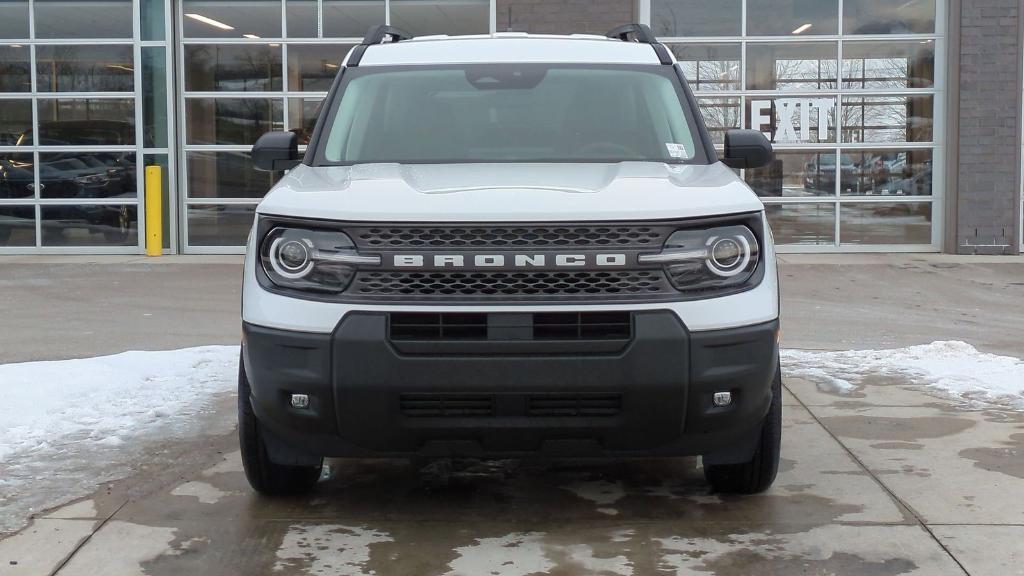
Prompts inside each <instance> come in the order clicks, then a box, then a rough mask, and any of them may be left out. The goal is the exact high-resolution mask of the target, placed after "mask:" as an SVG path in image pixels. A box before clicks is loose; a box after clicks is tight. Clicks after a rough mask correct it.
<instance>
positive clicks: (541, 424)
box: [243, 310, 779, 463]
mask: <svg viewBox="0 0 1024 576" xmlns="http://www.w3.org/2000/svg"><path fill="white" fill-rule="evenodd" d="M634 318H635V321H636V333H635V337H634V339H633V341H632V342H631V344H630V346H629V347H628V348H627V349H625V350H623V351H622V352H620V353H618V354H610V355H609V354H603V353H600V352H598V353H595V351H581V352H580V353H577V354H566V355H554V356H515V355H487V356H474V355H467V354H463V353H447V354H443V355H435V356H417V355H408V354H404V353H402V352H401V351H399V350H396V349H394V348H393V347H392V346H391V345H390V344H389V343H388V342H387V339H386V330H387V316H386V314H384V313H379V312H353V313H351V314H349V315H347V316H346V317H345V318H344V319H343V320H342V321H341V322H339V324H338V327H337V328H336V329H335V331H334V332H333V333H332V334H307V333H298V332H291V331H286V330H277V329H271V328H264V327H259V326H254V325H251V324H243V333H244V335H245V337H244V340H243V359H244V361H245V366H246V371H247V374H248V377H249V380H250V384H251V388H252V397H251V400H252V403H253V410H254V412H255V413H256V415H257V417H258V418H259V419H260V423H261V425H265V426H267V427H268V428H269V429H270V430H272V431H273V432H274V434H275V436H276V437H277V438H278V439H279V440H280V441H281V442H283V443H284V444H285V445H286V446H291V447H296V448H301V449H302V450H304V451H307V452H310V453H313V454H317V455H322V456H336V457H346V456H357V457H374V456H477V457H517V456H537V455H541V456H600V457H608V456H682V455H705V454H712V455H715V457H716V458H717V459H718V460H716V461H718V462H719V463H727V462H726V460H733V461H743V460H744V459H749V456H750V454H752V453H753V450H754V449H755V447H756V439H757V437H758V434H757V432H758V431H759V430H760V426H761V423H762V422H763V419H764V416H765V414H767V412H768V408H769V406H770V404H771V399H772V389H771V387H772V381H773V379H774V377H775V372H776V367H777V362H778V344H777V340H776V338H777V334H778V327H779V323H778V321H777V320H776V321H772V322H767V323H763V324H757V325H752V326H746V327H741V328H732V329H723V330H714V331H709V332H690V331H688V330H687V329H686V327H685V326H684V325H683V324H682V323H681V322H680V321H679V319H678V317H677V316H676V315H675V314H674V313H672V312H671V311H668V310H650V311H642V312H635V313H634ZM722 390H728V391H731V392H732V394H733V397H734V403H733V404H732V405H731V406H728V407H716V406H714V404H713V395H714V392H716V391H722ZM292 393H301V394H308V395H310V397H311V407H310V408H309V409H305V410H300V409H295V408H292V407H291V406H290V404H289V402H288V398H289V395H290V394H292ZM403 395H404V396H407V397H408V396H409V395H430V396H438V395H440V396H448V397H452V398H456V399H457V398H459V397H464V396H465V397H469V396H472V397H474V398H485V397H486V398H491V399H493V403H492V404H490V405H491V406H492V407H493V408H492V410H491V411H490V412H489V413H487V414H483V413H480V414H466V415H459V414H445V415H437V416H434V417H431V416H430V415H426V416H424V415H420V416H418V417H416V418H410V417H409V416H408V415H404V414H403V413H402V406H401V398H402V397H403ZM537 395H558V396H560V397H596V396H598V395H601V396H602V397H604V396H608V397H610V396H617V397H619V398H621V402H620V404H619V409H618V411H617V412H616V413H614V414H582V413H581V414H574V415H568V416H562V417H558V416H552V415H544V417H538V416H537V415H536V414H532V413H530V411H529V399H530V398H532V397H534V396H537Z"/></svg>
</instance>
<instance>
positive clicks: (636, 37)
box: [346, 23, 673, 67]
mask: <svg viewBox="0 0 1024 576" xmlns="http://www.w3.org/2000/svg"><path fill="white" fill-rule="evenodd" d="M435 37H436V36H435ZM493 37H495V38H498V37H500V36H493ZM524 37H525V38H529V36H528V35H527V36H521V37H520V38H524ZM415 38H416V36H413V35H412V34H410V33H409V32H406V31H405V30H402V29H401V28H397V27H395V26H388V25H386V24H381V25H379V26H374V27H373V28H371V29H370V30H369V31H368V32H367V33H366V36H364V37H363V41H362V43H361V44H359V45H358V46H356V47H355V48H353V49H352V54H351V56H349V59H348V62H347V63H346V66H348V67H357V66H359V65H360V63H361V62H362V60H363V56H364V55H365V54H366V50H367V48H369V47H370V46H375V45H379V44H397V43H399V42H405V41H408V40H413V39H415ZM436 38H438V39H441V38H443V37H436ZM456 38H458V37H451V39H456ZM564 38H566V39H569V38H570V37H569V36H565V37H564ZM605 38H609V39H613V40H620V41H622V42H634V43H638V44H647V45H649V46H651V47H652V49H653V50H654V53H655V54H656V55H657V57H658V61H659V62H660V63H661V64H667V65H671V64H673V60H672V56H671V55H670V53H669V51H668V48H666V47H665V45H664V44H662V43H661V42H659V41H658V39H657V37H656V36H655V35H654V32H653V31H652V30H651V27H650V26H648V25H646V24H637V23H632V24H625V25H622V26H619V27H617V28H614V29H612V30H610V31H609V32H608V33H607V34H605Z"/></svg>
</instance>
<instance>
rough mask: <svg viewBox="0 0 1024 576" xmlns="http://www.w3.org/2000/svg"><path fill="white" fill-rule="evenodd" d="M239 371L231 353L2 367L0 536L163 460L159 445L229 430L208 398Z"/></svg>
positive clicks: (215, 350)
mask: <svg viewBox="0 0 1024 576" xmlns="http://www.w3.org/2000/svg"><path fill="white" fill-rule="evenodd" d="M237 371H238V347H237V346H209V347H203V348H190V349H185V350H173V351H168V352H125V353H123V354H117V355H114V356H103V357H99V358H86V359H81V360H63V361H56V362H26V363H22V364H6V365H0V534H2V533H3V532H6V531H11V530H15V529H17V528H19V527H20V526H22V525H24V523H25V519H26V518H27V517H28V515H29V514H31V513H33V512H36V511H39V510H41V509H44V508H49V507H51V506H55V505H57V504H61V503H63V502H66V501H68V500H71V499H73V498H75V497H78V496H84V495H86V494H89V493H91V492H92V491H93V490H94V489H95V487H96V485H97V484H99V483H102V482H106V481H111V480H116V479H118V478H122V477H124V476H127V475H128V474H130V473H131V472H132V470H133V469H135V468H136V467H137V465H138V464H139V463H145V462H153V461H154V460H155V459H159V458H166V457H165V456H162V455H160V450H158V449H155V446H156V444H155V443H157V442H163V441H166V440H179V439H187V438H192V437H196V436H198V435H201V434H206V433H224V432H227V431H228V430H230V428H231V427H232V426H233V425H234V423H235V420H234V411H233V410H232V411H231V412H230V417H228V418H225V417H224V415H223V414H217V413H215V412H214V409H215V408H216V406H214V405H213V404H212V402H211V400H212V398H211V395H216V398H217V399H219V400H220V405H221V406H223V403H224V402H225V401H230V394H231V393H232V392H233V391H234V390H235V386H236V383H237Z"/></svg>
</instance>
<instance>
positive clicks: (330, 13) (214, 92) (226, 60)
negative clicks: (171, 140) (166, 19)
mask: <svg viewBox="0 0 1024 576" xmlns="http://www.w3.org/2000/svg"><path fill="white" fill-rule="evenodd" d="M243 6H244V8H243ZM177 18H178V23H179V30H180V31H181V36H182V38H181V41H180V43H179V51H180V52H179V62H180V73H179V77H178V89H179V94H180V103H179V109H180V110H181V111H182V114H181V118H182V123H181V128H180V130H181V133H182V137H183V161H182V162H181V163H180V166H179V173H180V174H181V182H182V186H181V187H180V189H181V190H182V191H183V194H182V195H181V197H182V199H181V202H180V218H181V229H182V233H183V238H184V242H183V245H184V246H183V248H184V250H185V251H187V252H207V253H211V252H240V251H241V250H242V246H243V244H244V243H245V239H246V236H247V234H248V232H249V227H250V226H251V224H252V220H253V214H254V212H255V208H256V204H257V203H258V202H259V200H260V198H261V197H262V196H263V195H264V194H265V193H266V192H267V190H268V189H269V188H270V187H271V186H272V185H273V184H274V182H275V178H276V177H277V176H276V175H274V174H270V173H267V172H257V171H255V170H254V169H253V167H252V163H251V160H250V157H249V150H250V148H251V147H252V144H253V142H255V141H256V139H257V138H258V137H259V136H260V134H262V133H264V132H267V131H270V130H292V131H295V132H297V133H298V134H299V136H300V140H299V141H300V144H302V145H304V144H305V143H306V142H308V138H309V131H310V129H311V128H312V123H313V121H314V118H315V115H316V112H317V109H318V107H319V105H320V102H321V101H322V100H323V99H324V97H325V96H326V94H327V90H328V89H329V88H330V85H331V81H332V80H333V79H334V76H335V75H336V74H337V71H338V65H339V63H340V62H341V60H342V59H343V58H344V57H345V54H346V53H348V51H349V50H350V49H351V48H352V46H353V45H355V44H357V43H358V42H359V41H361V40H362V37H363V35H365V34H366V31H367V30H368V29H369V28H370V27H371V26H373V25H376V24H380V23H382V22H385V20H388V21H390V23H392V24H394V25H396V26H400V27H402V28H404V29H406V30H408V31H409V32H412V33H414V34H418V35H424V34H440V33H447V34H474V33H487V32H489V31H490V30H491V20H492V19H491V2H490V1H489V0H437V1H423V0H390V1H385V0H285V1H284V2H282V0H245V1H242V2H239V1H237V0H182V1H181V2H180V3H179V5H178V14H177Z"/></svg>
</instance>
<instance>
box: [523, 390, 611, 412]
mask: <svg viewBox="0 0 1024 576" xmlns="http://www.w3.org/2000/svg"><path fill="white" fill-rule="evenodd" d="M527 410H528V413H529V415H530V416H541V417H544V416H547V417H572V416H589V417H602V416H603V417H607V416H617V415H618V414H619V412H621V411H622V396H620V395H618V394H546V395H543V396H530V397H529V399H528V400H527Z"/></svg>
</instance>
